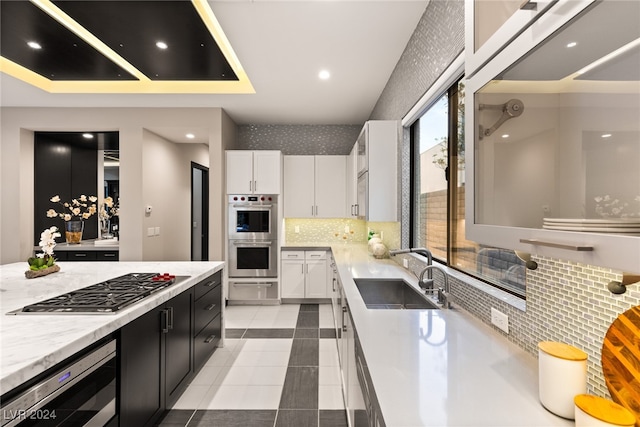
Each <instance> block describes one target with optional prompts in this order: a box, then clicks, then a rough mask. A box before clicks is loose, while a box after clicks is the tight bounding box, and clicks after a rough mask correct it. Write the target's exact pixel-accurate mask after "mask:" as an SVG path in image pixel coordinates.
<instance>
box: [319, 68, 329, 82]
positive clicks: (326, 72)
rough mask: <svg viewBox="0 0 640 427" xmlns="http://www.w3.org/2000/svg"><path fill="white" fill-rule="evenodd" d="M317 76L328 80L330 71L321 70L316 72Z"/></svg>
mask: <svg viewBox="0 0 640 427" xmlns="http://www.w3.org/2000/svg"><path fill="white" fill-rule="evenodd" d="M318 77H319V78H320V80H329V77H331V73H330V72H329V71H327V70H322V71H320V72H319V73H318Z"/></svg>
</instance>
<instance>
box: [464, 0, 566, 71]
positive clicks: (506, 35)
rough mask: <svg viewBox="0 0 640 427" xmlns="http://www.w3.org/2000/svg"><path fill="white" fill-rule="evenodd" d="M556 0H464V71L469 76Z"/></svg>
mask: <svg viewBox="0 0 640 427" xmlns="http://www.w3.org/2000/svg"><path fill="white" fill-rule="evenodd" d="M556 2H557V0H535V1H522V0H494V1H486V0H467V1H466V4H465V27H466V28H467V29H470V31H467V32H466V34H465V62H466V64H465V67H466V74H467V75H471V74H473V72H474V71H475V70H476V69H477V68H479V67H480V66H482V65H483V64H484V63H485V62H486V61H487V60H489V59H490V58H491V57H492V56H493V55H495V54H496V53H498V52H500V51H501V50H502V48H503V47H504V45H505V43H506V42H507V41H508V40H511V39H512V38H513V37H515V36H517V35H518V34H520V33H521V32H522V31H523V30H525V29H526V28H528V27H529V26H530V25H531V24H532V23H533V22H534V21H535V20H536V19H538V18H539V17H540V15H541V14H543V13H545V12H546V11H547V10H548V9H549V7H550V6H553V5H554V4H555V3H556Z"/></svg>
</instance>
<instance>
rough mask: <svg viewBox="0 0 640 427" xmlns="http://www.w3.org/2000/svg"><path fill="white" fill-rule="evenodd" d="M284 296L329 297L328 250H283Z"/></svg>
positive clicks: (282, 274)
mask: <svg viewBox="0 0 640 427" xmlns="http://www.w3.org/2000/svg"><path fill="white" fill-rule="evenodd" d="M280 271H281V276H282V294H281V297H282V298H328V294H327V288H328V282H329V275H328V268H327V252H326V251H282V268H281V270H280Z"/></svg>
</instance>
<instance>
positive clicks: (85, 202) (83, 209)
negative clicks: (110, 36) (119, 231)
mask: <svg viewBox="0 0 640 427" xmlns="http://www.w3.org/2000/svg"><path fill="white" fill-rule="evenodd" d="M49 200H50V201H52V202H53V203H58V204H60V205H61V206H62V207H63V209H62V211H61V212H58V211H57V210H55V209H49V210H48V211H47V217H48V218H55V217H60V218H62V219H64V220H65V221H71V220H72V219H80V220H84V219H88V218H89V217H90V216H91V215H93V214H95V213H96V212H97V211H98V209H97V207H96V202H97V201H98V198H97V197H96V196H86V195H84V194H81V195H80V197H78V198H75V199H71V202H62V201H61V200H60V196H59V195H55V196H53V197H52V198H51V199H49Z"/></svg>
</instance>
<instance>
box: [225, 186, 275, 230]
mask: <svg viewBox="0 0 640 427" xmlns="http://www.w3.org/2000/svg"><path fill="white" fill-rule="evenodd" d="M277 216H278V209H277V196H239V195H236V196H229V239H230V240H275V239H277V238H278V233H277V228H278V226H277Z"/></svg>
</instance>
